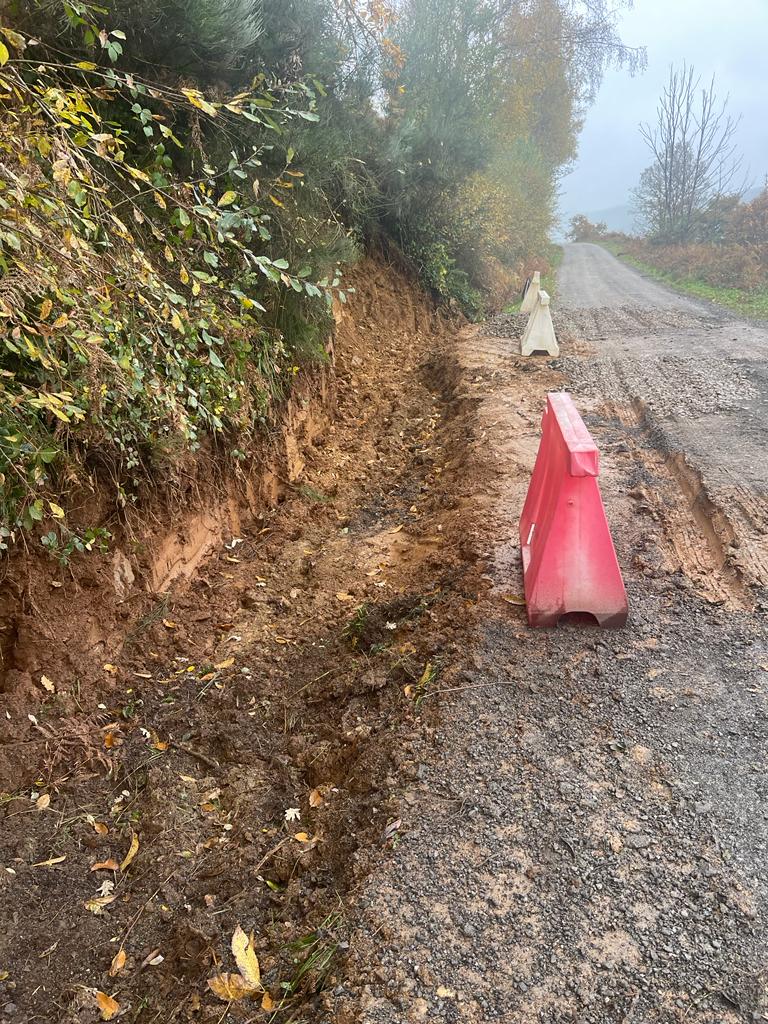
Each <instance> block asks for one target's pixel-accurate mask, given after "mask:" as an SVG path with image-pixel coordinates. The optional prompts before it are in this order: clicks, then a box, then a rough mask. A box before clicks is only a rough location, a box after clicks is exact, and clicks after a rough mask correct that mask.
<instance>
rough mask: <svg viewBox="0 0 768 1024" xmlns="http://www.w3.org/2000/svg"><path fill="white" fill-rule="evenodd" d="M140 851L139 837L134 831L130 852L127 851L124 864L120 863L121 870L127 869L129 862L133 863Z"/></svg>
mask: <svg viewBox="0 0 768 1024" xmlns="http://www.w3.org/2000/svg"><path fill="white" fill-rule="evenodd" d="M138 852H139V837H138V836H137V835H136V833H135V832H134V833H133V837H132V839H131V846H130V849H129V850H128V853H126V855H125V858H124V860H123V862H122V864H121V865H120V870H121V871H125V869H126V868H127V867H128V866H129V864H130V863H131V861H132V860H133V858H134V857H135V856H136V854H137V853H138Z"/></svg>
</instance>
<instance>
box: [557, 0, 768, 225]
mask: <svg viewBox="0 0 768 1024" xmlns="http://www.w3.org/2000/svg"><path fill="white" fill-rule="evenodd" d="M621 35H622V38H623V39H624V41H625V42H626V43H628V44H631V45H645V46H646V47H647V48H648V68H647V70H646V71H645V72H643V73H642V74H640V75H637V76H636V77H634V78H631V77H630V76H629V75H628V74H627V73H626V72H624V71H611V72H609V73H608V74H607V75H606V78H605V81H604V82H603V85H602V88H601V90H600V95H599V97H598V99H597V101H596V103H595V105H594V106H593V107H592V109H591V110H590V111H589V113H588V114H587V119H586V123H585V126H584V131H583V133H582V136H581V141H580V145H579V156H578V158H577V161H576V163H575V165H574V169H573V171H572V172H571V173H570V174H568V175H567V177H565V178H564V179H563V182H562V199H561V203H560V208H561V211H562V213H563V215H564V217H568V216H571V215H572V214H574V213H579V212H584V213H588V212H590V211H593V210H602V209H605V208H607V207H612V206H618V205H620V204H623V203H626V202H627V201H628V196H629V192H630V191H631V189H632V188H634V186H635V185H636V184H637V180H638V178H639V176H640V172H641V171H642V170H643V168H644V167H646V166H647V164H648V163H649V162H650V161H649V159H648V153H647V150H646V149H645V146H644V143H643V141H642V139H641V138H640V135H639V132H638V123H639V122H640V121H647V120H653V117H654V114H655V110H656V102H657V99H658V96H659V94H660V93H661V90H662V88H663V85H664V82H665V79H666V77H667V74H668V71H669V65H670V63H676V64H679V63H682V61H683V60H687V61H688V62H689V63H692V64H694V65H695V67H696V70H697V71H698V72H699V73H700V74H701V75H702V77H703V78H709V77H710V76H711V75H712V74H713V73H714V74H715V75H716V80H717V91H718V94H719V95H722V96H725V94H726V93H728V94H730V103H729V109H730V110H731V112H732V113H734V114H741V115H742V123H741V125H740V128H739V134H738V142H739V147H740V149H741V151H742V152H743V153H744V159H745V164H746V165H747V166H748V168H749V171H750V180H751V181H752V182H753V183H754V184H762V181H763V178H764V176H765V174H766V173H767V172H768V60H767V58H766V53H767V52H768V0H738V2H736V0H635V4H634V9H633V10H631V11H627V12H625V13H624V14H623V15H622V19H621Z"/></svg>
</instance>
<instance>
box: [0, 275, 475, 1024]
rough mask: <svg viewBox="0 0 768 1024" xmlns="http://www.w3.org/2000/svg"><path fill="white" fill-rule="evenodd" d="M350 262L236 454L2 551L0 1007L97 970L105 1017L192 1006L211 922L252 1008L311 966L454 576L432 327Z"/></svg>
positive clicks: (31, 1010)
mask: <svg viewBox="0 0 768 1024" xmlns="http://www.w3.org/2000/svg"><path fill="white" fill-rule="evenodd" d="M354 283H355V286H356V289H357V291H356V293H355V294H354V296H351V301H350V303H349V305H348V306H347V307H343V308H341V309H339V310H338V311H337V325H336V331H335V339H334V346H335V356H336V359H335V369H331V368H329V369H328V370H326V371H325V372H324V373H323V374H322V375H321V376H320V377H319V378H318V380H316V381H315V382H307V383H306V384H305V385H304V386H303V388H301V387H300V388H299V390H298V391H297V394H296V396H295V398H294V399H293V401H292V403H291V405H290V406H289V408H288V409H287V410H286V417H285V424H284V427H283V430H282V431H281V432H280V434H279V435H278V436H277V437H275V438H273V439H272V440H271V441H270V443H269V444H268V445H267V446H266V447H265V454H264V460H263V465H262V467H261V469H260V470H255V471H254V473H253V474H252V475H251V476H250V478H248V479H247V480H240V481H236V482H226V481H225V482H223V483H222V484H221V486H219V487H216V488H213V487H212V486H209V487H208V488H207V489H206V485H205V483H204V481H202V479H198V480H195V481H191V482H190V485H189V490H188V492H187V493H186V494H184V495H182V496H181V497H180V498H179V500H178V501H177V503H176V504H175V505H174V507H173V508H164V509H163V510H162V514H158V515H157V516H155V517H153V518H151V519H150V518H148V519H147V521H146V523H145V526H144V528H143V530H141V531H137V532H136V533H135V535H134V537H133V542H132V543H131V542H130V541H129V540H128V539H127V538H126V540H125V541H124V542H123V543H121V544H120V546H119V547H118V548H117V549H115V550H114V551H113V552H111V553H110V555H109V556H108V557H105V558H101V557H99V556H98V555H95V556H92V557H91V558H89V559H83V560H78V561H76V562H73V563H72V566H71V569H67V570H62V569H61V568H60V567H59V566H58V565H57V564H56V563H55V562H53V561H49V560H48V559H47V558H44V557H37V556H35V555H33V554H31V553H27V554H26V555H23V556H21V557H19V558H18V559H17V560H16V561H15V562H14V563H12V565H11V567H10V569H9V570H8V572H7V577H6V580H5V584H4V598H3V612H2V614H3V624H4V651H5V662H4V665H5V671H4V683H3V691H2V692H0V741H1V742H2V748H0V749H1V750H2V753H1V755H0V819H1V821H2V824H1V827H0V833H1V835H2V838H1V839H0V865H2V868H3V870H2V871H1V872H0V904H2V907H3V918H4V920H6V921H9V922H12V923H13V928H12V929H9V930H8V931H6V933H5V934H4V936H3V937H2V938H0V968H2V970H1V971H0V1020H3V1021H5V1020H6V1019H8V1020H9V1021H14V1022H18V1021H21V1020H23V1021H26V1020H30V1021H31V1020H62V1021H75V1020H77V1021H87V1020H96V1019H100V1013H101V1012H103V1011H102V1010H101V1009H100V1007H99V1003H98V999H99V998H100V997H99V996H98V993H99V992H102V993H108V994H109V995H110V997H111V998H114V999H115V1000H116V1001H117V1002H118V1003H119V1004H120V1008H121V1009H120V1013H121V1014H122V1013H127V1015H128V1019H131V1020H137V1021H159V1020H163V1021H166V1020H176V1019H179V1020H186V1019H195V1020H198V1019H202V1020H210V1021H214V1020H219V1019H221V1014H222V1011H223V1010H225V1005H224V1003H223V1002H222V1001H221V1000H219V999H218V998H217V997H216V996H215V995H214V993H213V992H212V991H210V990H209V989H208V988H207V984H206V983H207V980H208V979H209V978H210V977H211V976H214V975H215V974H216V972H217V971H218V970H225V971H227V970H232V969H233V964H232V963H231V955H230V953H229V944H230V939H231V935H232V933H233V932H234V930H235V928H236V926H237V925H238V924H241V925H242V927H243V928H245V929H246V930H247V931H250V930H251V929H253V930H254V931H255V941H256V950H257V953H258V956H259V958H260V960H261V968H262V973H263V976H264V985H265V988H266V990H267V992H268V993H269V995H268V996H267V997H265V1002H264V1005H265V1007H269V1006H270V1004H271V1003H274V1005H276V1006H277V1005H280V1001H281V999H284V1000H285V1005H286V1006H288V1007H299V1006H300V1005H302V1004H304V1003H305V1002H306V1000H307V999H309V1000H311V999H313V998H315V996H314V993H315V992H316V990H318V989H319V988H321V987H322V985H323V984H325V983H327V981H328V978H327V976H328V974H329V972H330V974H331V976H332V975H333V971H334V970H335V969H336V964H337V962H338V959H339V955H340V954H341V953H342V952H343V948H344V942H345V936H346V923H345V920H344V914H345V900H344V892H345V891H346V889H347V887H348V886H349V885H351V884H352V882H353V880H354V879H355V878H357V877H360V875H361V874H364V873H365V871H366V867H367V864H368V862H369V861H370V859H371V858H372V857H373V858H375V857H376V856H377V852H382V851H383V850H384V849H385V847H386V846H387V845H391V844H392V843H393V842H395V841H396V837H397V832H398V827H399V825H398V812H397V801H396V798H395V793H396V790H397V788H398V779H399V777H400V774H401V773H402V772H404V771H405V772H407V771H408V770H409V768H408V757H409V755H408V754H406V753H405V750H406V746H405V745H404V743H403V737H404V736H405V737H407V736H408V735H409V734H415V732H414V730H415V731H416V732H418V731H420V730H421V728H422V727H423V719H422V720H421V721H420V723H419V724H418V725H417V724H416V723H417V719H416V718H415V717H414V716H415V715H416V708H417V706H420V702H421V697H422V696H423V694H424V693H425V692H426V690H427V689H428V688H429V687H430V686H434V685H435V680H436V679H438V678H439V677H440V674H441V671H442V670H443V662H444V659H445V650H446V649H454V650H455V649H456V648H457V645H458V635H459V633H458V628H459V627H458V626H456V636H455V638H454V637H453V636H451V635H450V629H448V627H447V626H446V623H450V622H451V621H452V616H453V617H454V618H455V619H456V621H457V622H458V620H459V619H460V612H461V610H462V609H463V608H464V605H465V602H466V601H467V600H471V595H472V592H473V590H474V588H473V587H470V588H469V590H467V587H466V584H465V577H466V576H467V574H468V573H470V574H471V572H472V571H473V570H472V567H473V561H474V560H473V554H472V550H473V539H472V536H471V534H470V532H469V531H468V530H467V529H466V528H465V527H463V526H462V522H461V516H460V514H458V513H457V512H456V510H455V508H454V506H455V499H454V498H453V497H451V496H450V495H451V487H450V485H449V484H447V483H445V482H444V481H446V480H447V479H448V477H449V471H448V462H449V461H450V460H449V452H450V450H451V448H452V446H454V444H455V443H456V440H457V439H456V436H455V429H456V428H455V426H454V425H453V424H454V417H453V410H454V405H455V401H456V400H455V396H454V394H453V383H452V369H451V363H450V360H449V359H448V358H447V356H446V349H447V348H448V346H449V344H450V341H451V338H452V337H453V335H454V334H455V332H456V327H455V325H453V324H452V323H450V322H449V321H447V320H445V319H444V318H443V316H442V315H441V314H439V313H437V312H436V311H435V310H434V309H433V308H432V306H431V304H430V302H429V301H428V300H427V299H426V297H424V296H423V295H421V294H420V293H418V291H416V290H415V289H414V287H413V285H412V283H411V282H410V281H409V280H408V279H406V278H405V277H404V276H403V275H402V274H400V273H398V272H397V271H396V270H393V269H391V268H387V267H384V266H382V265H379V264H376V263H373V262H368V263H366V264H365V265H363V266H362V267H360V268H359V271H358V273H357V274H356V280H355V282H354ZM457 515H458V519H457ZM169 522H173V524H174V525H173V527H172V528H169V527H168V523H169ZM454 613H455V614H454ZM446 629H448V633H446ZM136 842H138V849H137V852H136V853H135V856H134V857H133V858H132V859H131V861H130V863H129V864H128V863H125V858H126V855H127V853H128V851H129V850H131V849H132V848H133V847H135V844H136ZM132 844H133V846H132ZM121 864H123V865H124V866H123V867H122V868H121V867H120V866H119V865H121ZM150 954H151V955H150ZM115 957H117V960H115V959H114V958H115ZM111 964H113V968H112V974H111V975H110V974H109V970H110V965H111ZM259 999H261V996H259ZM238 1005H239V1004H233V1008H232V1011H231V1012H232V1015H233V1016H232V1019H235V1018H236V1017H237V1016H238V1015H239V1009H238ZM243 1005H245V1004H243ZM248 1006H250V1008H251V1012H255V1011H256V1009H257V1008H258V1006H259V1002H258V1000H257V1001H256V1002H254V1001H253V1000H252V999H251V1000H248ZM4 1008H5V1009H4ZM297 1012H298V1010H297ZM4 1014H5V1015H4ZM200 1015H202V1016H200ZM288 1015H289V1016H290V1013H289V1014H288ZM246 1016H247V1014H246ZM249 1019H250V1018H249Z"/></svg>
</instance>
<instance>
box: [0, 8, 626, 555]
mask: <svg viewBox="0 0 768 1024" xmlns="http://www.w3.org/2000/svg"><path fill="white" fill-rule="evenodd" d="M5 10H6V13H5V14H4V15H3V22H2V23H0V96H1V97H2V101H3V106H2V113H1V114H0V336H1V337H2V350H1V351H2V355H1V356H0V548H10V547H11V545H12V544H13V542H14V541H15V540H16V539H18V537H19V536H20V531H22V532H23V531H26V532H30V531H35V532H36V533H40V532H41V531H42V534H41V535H42V537H43V538H44V539H45V543H46V545H47V546H48V547H49V549H50V550H52V551H55V552H57V553H59V555H61V553H62V552H73V551H78V550H85V549H89V548H92V547H93V546H94V545H95V544H97V545H101V544H103V543H106V542H108V539H109V532H110V521H117V522H119V521H120V520H121V519H122V518H124V517H125V515H126V511H127V510H128V509H129V508H130V507H131V506H136V505H140V504H141V502H142V499H143V497H144V496H145V495H146V494H147V492H148V491H149V490H151V489H152V488H153V487H154V486H155V484H156V482H157V481H158V480H162V481H163V482H164V484H165V485H168V484H169V483H172V481H173V479H174V475H175V474H176V472H177V471H178V469H179V467H180V466H181V465H182V464H183V463H184V460H185V459H186V458H187V457H188V456H190V455H195V454H196V453H198V452H200V451H201V450H202V449H205V450H206V452H208V453H210V455H211V457H215V458H216V459H224V460H227V461H228V462H229V463H230V464H231V465H232V466H233V467H235V468H236V467H237V466H238V465H242V464H244V463H245V462H247V460H248V458H249V456H250V454H251V453H252V450H253V445H254V442H255V440H256V439H257V438H258V436H259V435H260V434H261V432H262V431H263V430H264V429H265V428H266V427H268V426H269V424H270V423H271V422H273V421H274V416H275V411H276V410H277V409H278V408H279V406H280V403H281V402H282V401H283V399H284V398H285V397H286V395H287V394H288V393H289V391H290V388H291V386H292V382H293V380H294V379H295V377H296V376H297V375H298V374H300V373H301V372H302V371H303V370H305V369H307V368H309V369H311V367H312V365H313V364H316V363H318V362H322V361H323V360H324V359H325V358H326V344H327V339H328V337H329V334H330V328H331V309H332V305H333V303H334V302H340V303H343V302H345V301H346V298H347V294H346V289H345V278H344V274H345V269H346V268H348V267H349V266H350V265H352V264H354V262H355V261H356V259H357V258H358V257H359V255H360V254H361V253H363V252H364V251H366V250H370V249H375V248H382V247H383V248H387V247H396V248H397V249H399V250H400V252H401V254H402V255H403V256H404V257H405V259H406V260H407V261H409V262H410V263H411V265H412V266H413V268H414V269H415V272H416V273H418V275H419V277H420V279H421V281H422V282H423V284H424V285H425V286H426V287H427V288H428V289H430V290H431V291H432V292H433V293H434V295H435V296H436V297H437V298H438V299H439V300H441V301H446V302H449V301H450V302H453V303H455V304H456V305H457V306H458V307H459V308H461V309H462V310H463V311H464V312H465V313H467V314H468V315H470V316H477V315H479V314H481V313H482V311H483V310H484V309H493V308H499V307H500V306H501V305H503V303H504V302H505V301H506V300H507V298H508V296H509V295H510V293H511V291H512V290H513V289H514V288H516V287H517V286H518V285H519V284H520V281H521V279H522V278H523V276H524V274H525V273H526V270H527V268H528V267H529V266H530V265H531V262H532V261H533V260H535V259H536V258H537V257H540V255H541V253H542V252H543V251H544V248H545V246H546V244H547V238H548V233H549V230H550V227H551V224H552V221H553V211H554V204H555V195H556V189H557V180H558V176H559V174H560V172H561V169H562V168H563V167H564V166H565V164H566V163H567V162H568V161H569V160H570V159H571V158H572V156H573V155H574V152H575V144H576V137H577V133H578V129H579V126H580V120H581V116H582V113H583V111H584V109H585V106H586V105H587V104H588V103H589V101H590V99H591V97H592V96H593V95H594V92H595V90H596V88H597V86H598V84H599V81H600V77H601V74H602V72H603V70H604V68H605V67H606V65H607V64H608V63H624V64H628V65H629V66H630V67H632V66H635V65H637V63H638V62H639V61H641V60H642V54H641V53H638V52H634V51H631V50H628V49H627V48H626V47H624V46H623V45H622V44H621V41H620V40H619V39H618V37H617V35H616V33H615V30H614V27H613V25H614V20H613V17H614V11H613V7H612V5H611V4H609V3H607V2H602V0H600V2H597V3H590V4H582V3H581V2H579V0H535V2H533V3H528V2H526V3H522V2H519V3H518V2H513V3H508V2H500V0H447V2H446V0H426V2H424V0H419V2H416V0H407V2H405V3H402V4H398V5H392V6H390V5H388V4H387V3H385V2H384V0H227V2H225V3H213V2H211V0H194V2H192V3H185V4H182V3H178V2H176V0H159V2H155V3H152V4H150V3H148V2H146V0H102V2H99V3H93V2H90V0H31V2H30V0H13V2H11V4H10V6H8V5H6V8H5ZM97 491H98V493H99V495H100V502H101V505H102V506H103V505H104V501H103V499H104V497H105V496H106V497H107V499H108V500H107V502H106V504H107V505H108V507H109V509H110V510H111V511H110V512H109V514H108V515H107V519H106V525H105V524H104V523H100V524H96V523H92V522H90V521H88V520H87V519H83V516H82V515H81V516H80V518H79V520H78V519H77V517H75V520H72V519H71V518H69V517H68V510H69V509H70V508H71V507H73V506H75V505H77V506H78V507H83V506H85V505H86V504H88V501H87V496H88V495H92V494H94V493H96V492H97ZM110 516H111V517H112V520H110Z"/></svg>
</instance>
